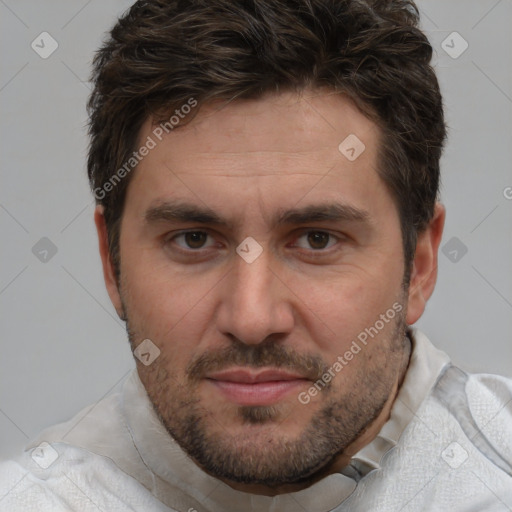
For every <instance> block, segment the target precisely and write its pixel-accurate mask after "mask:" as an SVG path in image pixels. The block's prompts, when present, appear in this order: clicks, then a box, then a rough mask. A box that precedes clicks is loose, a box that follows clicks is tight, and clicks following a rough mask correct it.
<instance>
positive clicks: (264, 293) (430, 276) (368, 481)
mask: <svg viewBox="0 0 512 512" xmlns="http://www.w3.org/2000/svg"><path fill="white" fill-rule="evenodd" d="M417 23H418V14H417V10H416V8H415V6H414V4H413V3H412V2H408V1H404V0H395V1H387V2H381V1H377V0H366V1H362V0H358V1H356V0H293V1H290V0H288V1H286V2H285V1H284V0H253V1H244V2H242V1H236V2H235V1H233V0H208V1H196V2H190V1H188V0H187V1H185V0H183V1H180V0H177V1H163V0H161V1H158V0H157V1H140V2H137V3H136V4H135V5H134V6H133V7H132V8H131V9H130V10H129V12H127V13H126V14H125V15H124V16H123V17H122V18H121V19H120V20H119V21H118V23H117V24H116V26H115V27H114V28H113V29H112V32H111V37H110V39H109V40H108V41H107V42H106V43H105V44H104V46H103V47H102V48H101V50H100V51H99V53H98V54H97V57H96V59H95V62H94V74H93V80H94V85H95V88H94V91H93V93H92V95H91V98H90V102H89V111H90V116H91V122H90V135H91V145H90V152H89V160H88V171H89V178H90V181H91V186H92V190H93V192H94V195H95V197H96V199H97V208H96V211H95V222H96V227H97V230H98V237H99V246H100V253H101V258H102V262H103V271H104V277H105V282H106V286H107V290H108V293H109V295H110V298H111V300H112V303H113V305H114V307H115V308H116V311H117V313H118V315H119V316H120V317H121V318H122V319H123V320H124V321H125V322H126V326H127V332H128V337H129V340H130V343H131V347H132V349H133V351H134V355H135V357H136V362H137V370H136V371H134V372H133V374H132V375H131V376H130V377H129V378H128V379H127V381H126V382H125V384H124V387H123V390H122V392H120V393H118V394H114V395H111V396H109V397H108V398H106V399H104V400H102V401H101V402H99V403H98V404H96V405H94V406H91V407H89V408H87V409H86V410H84V411H82V412H81V413H80V414H79V415H78V416H77V417H75V418H73V419H72V420H70V421H69V422H67V423H65V424H61V425H57V426H55V427H52V428H50V429H48V430H47V431H45V432H43V433H42V434H41V435H40V436H39V437H38V438H37V439H35V440H34V441H33V442H32V443H31V444H30V445H29V446H28V447H27V450H26V451H25V452H24V454H23V456H22V457H20V459H19V460H18V461H11V462H6V463H4V464H3V467H2V470H1V473H2V480H3V482H2V487H1V490H2V492H1V493H0V500H1V501H0V508H1V510H9V511H13V510H52V511H54V510H80V511H83V510H87V511H88V510H91V511H92V510H137V511H161V510H162V511H163V510H172V511H189V512H192V511H198V512H203V511H211V512H221V511H222V512H223V511H279V512H286V511H294V512H295V511H298V510H306V511H318V512H320V511H322V512H326V511H330V510H337V511H348V510H350V511H368V510H372V511H395V510H396V511H398V510H435V511H444V510H455V511H470V510H474V511H482V510H486V511H502V510H511V509H512V383H511V382H510V381H509V380H507V379H505V378H502V377H499V376H491V375H467V374H465V373H464V372H462V371H461V370H459V369H457V368H456V367H454V366H452V365H451V363H450V361H449V358H448V356H447V355H446V354H444V353H443V352H441V351H439V350H437V349H436V348H435V347H434V346H433V345H432V344H431V343H430V341H429V340H428V339H427V338H426V336H425V335H423V334H422V333H421V332H419V331H418V330H416V329H414V328H413V327H411V326H413V324H414V323H415V322H416V321H417V320H418V319H419V318H420V317H421V315H422V313H423V311H424V309H425V304H426V302H427V300H428V299H429V298H430V296H431V294H432V292H433V289H434V286H435V281H436V276H437V252H438V248H439V244H440V241H441V236H442V231H443V224H444V218H445V210H444V207H443V206H442V205H441V204H440V203H438V202H437V196H438V183H439V159H440V155H441V150H442V146H443V143H444V139H445V125H444V120H443V110H442V99H441V96H440V92H439V87H438V83H437V80H436V77H435V74H434V72H433V70H432V68H431V67H430V64H429V62H430V58H431V53H432V49H431V46H430V45H429V43H428V41H427V39H426V37H425V36H424V34H423V33H422V32H421V31H420V30H419V29H418V28H417Z"/></svg>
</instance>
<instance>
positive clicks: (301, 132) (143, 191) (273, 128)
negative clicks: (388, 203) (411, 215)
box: [126, 91, 389, 215]
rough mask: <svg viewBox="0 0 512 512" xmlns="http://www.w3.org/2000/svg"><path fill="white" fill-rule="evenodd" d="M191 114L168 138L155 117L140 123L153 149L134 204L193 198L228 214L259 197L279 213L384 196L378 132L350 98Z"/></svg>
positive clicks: (312, 96) (269, 100) (280, 98)
mask: <svg viewBox="0 0 512 512" xmlns="http://www.w3.org/2000/svg"><path fill="white" fill-rule="evenodd" d="M182 115H183V114H182ZM183 117H184V120H183V121H184V122H183V123H182V124H181V125H178V127H177V128H174V129H173V130H172V131H170V132H169V133H165V132H163V133H162V130H161V128H160V127H159V125H158V123H156V124H155V123H154V122H153V121H152V120H151V119H148V120H146V122H145V123H144V125H143V126H142V128H141V131H140V135H139V145H143V144H144V143H145V141H147V140H148V137H149V138H151V139H152V140H154V142H155V146H154V148H153V149H151V151H150V152H149V154H148V155H147V156H146V157H144V158H143V159H142V160H141V161H140V163H139V164H138V166H137V169H136V171H135V172H134V175H133V176H132V178H131V183H130V186H129V188H128V195H127V198H126V201H127V203H129V202H130V203H132V202H134V201H135V202H136V203H138V204H139V205H140V207H141V208H142V204H143V203H144V205H145V207H146V208H147V207H148V206H149V205H150V204H155V203H156V202H158V201H165V200H167V199H169V198H173V197H179V198H180V199H182V198H184V196H186V198H187V199H192V200H194V201H196V202H198V201H200V202H203V203H205V204H208V206H210V207H212V208H216V207H217V206H218V207H219V208H227V207H228V206H229V204H228V203H226V198H227V197H228V196H229V197H230V199H232V204H233V206H237V207H240V206H241V205H244V204H245V206H248V204H249V203H248V202H250V201H251V199H254V198H255V197H256V196H257V197H258V202H259V204H260V205H261V204H268V205H269V206H268V208H272V206H271V205H272V203H273V202H274V203H275V202H277V203H281V204H280V206H282V203H283V202H285V201H288V202H289V203H290V204H293V203H294V202H295V203H297V202H298V201H300V200H301V198H303V197H305V196H306V195H307V196H308V199H310V200H312V201H313V200H314V201H315V202H317V203H318V200H319V199H321V198H325V199H326V200H329V199H330V200H333V199H340V198H342V199H343V197H345V198H346V199H350V198H351V199H352V202H354V201H357V200H361V199H362V198H363V196H368V195H373V196H375V197H374V199H375V200H378V198H377V196H379V195H383V194H384V195H385V194H386V188H385V186H384V184H383V182H382V180H381V179H380V177H379V176H378V173H377V170H376V168H377V152H378V144H379V137H380V132H379V129H378V127H377V126H376V125H375V124H374V123H373V122H372V121H371V120H369V119H368V118H367V117H366V116H365V115H363V114H362V113H361V111H360V110H359V109H358V108H357V106H356V105H355V104H354V103H353V101H352V100H350V99H349V98H348V97H347V96H346V95H342V94H339V93H334V92H330V91H329V92H325V91H307V92H303V93H302V94H300V95H299V94H296V93H291V92H290V93H281V94H279V95H267V96H265V97H263V98H261V99H257V100H250V101H246V100H244V101H235V102H231V103H228V104H225V103H224V104H221V103H220V102H218V103H216V104H210V105H207V106H203V107H201V109H200V110H199V112H198V113H197V115H196V116H195V117H193V118H192V119H191V120H187V118H186V115H184V116H183ZM187 121H189V122H187ZM155 134H157V135H158V136H157V135H155ZM134 190H135V191H136V193H135V192H134ZM235 195H236V198H235V197H234V196H235ZM387 199H389V198H387ZM216 202H217V204H214V203H216ZM348 202H350V201H348ZM354 206H356V207H357V205H354ZM363 209H364V208H363ZM268 213H269V215H270V212H268Z"/></svg>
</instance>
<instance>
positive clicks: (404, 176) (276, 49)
mask: <svg viewBox="0 0 512 512" xmlns="http://www.w3.org/2000/svg"><path fill="white" fill-rule="evenodd" d="M418 22H419V12H418V9H417V7H416V6H415V4H414V2H412V1H409V0H146V1H142V0H141V1H138V2H136V3H135V4H134V5H133V6H132V7H131V8H130V9H129V10H128V11H127V12H126V13H125V14H124V15H123V16H122V17H121V18H120V19H119V20H118V22H117V23H116V25H115V26H114V28H113V29H112V30H111V32H110V37H109V39H108V40H107V41H106V42H105V43H104V44H103V46H102V47H101V48H100V49H99V50H98V52H97V54H96V56H95V58H94V62H93V74H92V81H93V83H94V90H93V92H92V94H91V96H90V99H89V102H88V112H89V116H90V124H89V134H90V148H89V157H88V175H89V180H90V183H91V188H92V189H93V191H95V196H96V199H97V202H98V203H99V204H102V205H103V206H104V208H105V220H106V225H107V231H108V236H109V247H110V254H111V257H112V261H113V263H114V265H115V267H116V272H119V231H120V220H121V216H122V213H123V206H124V200H125V196H126V188H127V186H128V183H129V178H130V177H129V176H128V175H126V177H125V178H124V179H122V180H117V182H116V183H114V185H115V186H109V187H106V184H107V183H108V182H109V180H110V183H112V179H113V178H115V173H116V172H117V171H118V170H119V169H120V168H121V166H122V165H123V163H125V162H126V161H127V160H128V159H129V158H130V155H131V154H132V153H133V151H134V149H135V145H136V143H137V138H138V134H139V131H140V128H141V126H142V124H143V122H144V121H145V120H146V119H147V118H148V117H150V116H151V117H152V118H154V119H156V120H163V119H164V118H166V117H168V116H169V115H170V113H172V112H173V111H175V109H177V108H179V107H181V106H182V105H184V104H186V103H187V102H189V101H190V98H194V101H197V105H198V106H199V107H200V106H201V105H204V104H205V103H207V102H209V101H213V100H218V99H223V100H236V99H249V98H251V99H255V98H259V97H261V96H262V95H263V94H265V93H267V92H279V91H283V90H295V91H301V90H303V89H305V88H306V87H310V88H325V87H328V88H330V89H332V90H335V91H340V92H343V93H345V94H348V95H349V96H350V97H351V98H352V99H353V100H354V101H355V102H356V104H357V105H358V106H359V108H360V109H361V110H362V111H363V112H364V113H365V115H367V116H368V117H369V118H371V119H372V120H373V121H374V122H375V123H376V124H377V126H379V128H380V129H381V133H382V139H381V144H380V148H379V169H378V172H379V174H380V176H381V177H382V179H383V180H384V181H385V183H386V185H387V186H388V187H389V190H390V191H391V193H392V195H393V198H394V200H395V202H396V205H397V207H398V211H399V214H400V220H401V226H402V234H403V247H404V259H405V262H406V268H410V264H411V261H412V258H413V256H414V252H415V248H416V239H417V234H418V232H421V231H422V230H423V229H424V228H425V227H426V226H427V225H428V223H429V221H430V220H431V219H432V216H433V212H434V206H435V202H436V199H437V194H438V188H439V160H440V157H441V152H442V147H443V143H444V139H445V137H446V128H445V124H444V116H443V106H442V98H441V94H440V91H439V84H438V81H437V78H436V75H435V73H434V71H433V69H432V67H431V66H430V60H431V56H432V47H431V46H430V44H429V42H428V39H427V38H426V36H425V35H424V34H423V32H422V31H421V30H419V28H418ZM125 174H126V173H125ZM106 189H108V193H106V192H105V190H106ZM98 191H102V193H101V194H99V193H98ZM118 276H119V274H118ZM408 277H409V274H408V270H407V280H408Z"/></svg>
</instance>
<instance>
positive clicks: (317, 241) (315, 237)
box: [295, 231, 339, 251]
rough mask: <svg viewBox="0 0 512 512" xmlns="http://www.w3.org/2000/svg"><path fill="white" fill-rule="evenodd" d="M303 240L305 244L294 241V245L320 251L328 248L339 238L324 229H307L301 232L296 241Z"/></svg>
mask: <svg viewBox="0 0 512 512" xmlns="http://www.w3.org/2000/svg"><path fill="white" fill-rule="evenodd" d="M300 240H305V242H306V245H309V247H307V246H305V245H304V244H302V245H301V243H298V242H296V243H295V246H296V247H300V248H301V249H313V250H314V251H321V250H324V249H329V248H331V247H332V246H333V245H335V244H336V242H337V241H338V240H339V238H338V237H336V236H334V235H332V234H331V233H328V232H326V231H308V232H306V233H304V234H302V235H301V236H300V237H299V238H298V239H297V241H300ZM331 242H332V243H331ZM329 244H330V245H329Z"/></svg>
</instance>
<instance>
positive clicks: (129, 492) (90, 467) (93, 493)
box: [0, 443, 170, 512]
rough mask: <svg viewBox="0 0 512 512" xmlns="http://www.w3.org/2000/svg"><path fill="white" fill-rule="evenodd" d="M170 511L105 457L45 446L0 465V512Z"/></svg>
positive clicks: (64, 446) (73, 448)
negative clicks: (74, 511) (75, 511)
mask: <svg viewBox="0 0 512 512" xmlns="http://www.w3.org/2000/svg"><path fill="white" fill-rule="evenodd" d="M98 509H100V510H112V511H118V510H119V511H121V510H136V511H139V510H140V511H151V512H157V511H158V512H160V511H162V512H163V511H169V510H170V509H169V508H167V507H165V506H164V505H163V504H162V503H161V502H159V501H158V500H156V499H155V498H154V497H153V496H152V495H151V494H150V492H149V491H148V490H147V489H146V488H145V487H143V486H142V485H141V484H140V483H139V482H138V481H137V480H135V479H134V478H132V477H131V476H129V475H127V474H126V473H124V472H123V471H122V470H120V469H119V468H118V467H117V466H116V464H115V463H114V462H113V461H112V460H110V459H109V458H108V457H103V456H100V455H97V454H94V453H91V452H89V451H87V450H85V449H82V448H79V447H76V446H70V445H66V444H65V443H43V444H42V445H40V446H38V447H36V448H35V449H32V450H29V451H26V452H24V453H23V455H22V456H21V457H20V458H19V459H18V460H16V461H6V462H2V463H0V512H17V511H20V512H21V511H23V512H30V511H36V510H37V511H38V512H39V511H40V512H46V511H51V512H60V511H69V510H77V511H84V512H88V511H95V512H96V511H97V510H98Z"/></svg>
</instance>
